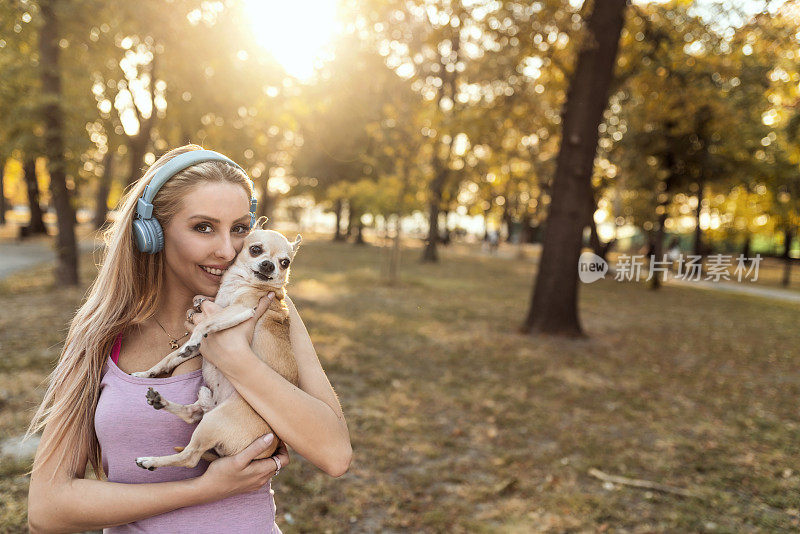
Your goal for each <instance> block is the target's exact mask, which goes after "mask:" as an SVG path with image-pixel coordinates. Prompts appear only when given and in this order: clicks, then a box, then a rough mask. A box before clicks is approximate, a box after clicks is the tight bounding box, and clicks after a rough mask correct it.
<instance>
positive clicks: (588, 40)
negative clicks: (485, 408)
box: [521, 0, 626, 337]
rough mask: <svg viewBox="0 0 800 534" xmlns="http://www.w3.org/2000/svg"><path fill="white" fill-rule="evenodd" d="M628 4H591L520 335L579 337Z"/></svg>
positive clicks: (623, 0)
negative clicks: (582, 261) (598, 169)
mask: <svg viewBox="0 0 800 534" xmlns="http://www.w3.org/2000/svg"><path fill="white" fill-rule="evenodd" d="M625 5H626V0H607V1H605V2H595V3H594V7H593V10H592V14H591V16H590V18H589V22H588V28H587V30H588V31H587V35H586V36H585V41H584V43H583V44H582V46H581V51H580V53H579V55H578V62H577V66H576V68H575V72H574V73H573V75H572V79H571V80H570V87H569V91H568V93H567V100H566V103H565V106H564V111H563V120H562V124H563V129H562V136H561V146H560V147H559V153H558V163H557V168H556V174H555V177H554V179H553V189H552V198H551V203H550V213H549V216H548V219H547V220H548V222H547V226H546V228H545V233H544V246H543V249H542V257H541V260H540V262H539V270H538V273H537V276H536V282H535V284H534V290H533V294H532V297H531V306H530V310H529V311H528V316H527V317H526V319H525V322H524V323H523V325H522V327H521V331H522V332H524V333H527V332H531V331H533V332H541V333H548V334H559V335H567V336H575V337H578V336H583V335H584V333H583V330H582V329H581V325H580V321H579V318H578V307H577V300H578V258H579V256H580V252H581V241H582V236H583V228H584V227H585V225H586V206H587V205H588V203H589V201H590V198H591V194H592V183H591V177H592V170H593V168H594V158H595V154H596V152H597V140H598V137H599V133H598V127H599V125H600V120H601V119H602V116H603V110H604V109H605V108H606V105H607V104H608V90H609V87H610V85H611V80H612V78H613V76H614V64H615V61H616V57H617V50H618V48H619V37H620V32H621V30H622V23H623V13H624V11H625Z"/></svg>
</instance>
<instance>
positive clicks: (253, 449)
mask: <svg viewBox="0 0 800 534" xmlns="http://www.w3.org/2000/svg"><path fill="white" fill-rule="evenodd" d="M268 436H272V437H271V438H270V440H269V442H267V441H265V440H264V438H263V437H262V438H258V439H256V440H255V441H254V442H253V443H251V444H250V445H248V446H247V448H246V449H244V450H243V451H242V452H240V453H239V454H236V455H234V456H225V457H222V458H220V459H218V460H214V461H213V462H211V463H210V464H209V465H208V469H206V472H205V473H203V474H202V475H201V476H200V477H199V478H198V483H199V485H200V487H201V488H202V490H203V491H204V492H207V493H209V494H213V495H217V496H219V499H224V498H226V497H230V496H232V495H238V494H240V493H247V492H249V491H256V490H258V489H260V488H262V487H263V486H264V485H265V484H266V483H267V482H269V480H270V479H271V478H272V476H273V475H274V474H275V471H277V469H278V465H277V463H276V462H275V460H273V459H272V456H276V457H277V458H278V461H279V462H280V464H281V469H283V468H284V467H286V466H287V465H289V461H290V460H289V453H288V451H287V449H286V444H285V443H283V442H281V444H280V446H279V447H278V449H277V450H276V451H275V453H274V454H273V455H272V456H270V457H269V458H263V459H261V460H254V459H253V458H255V457H256V456H258V455H259V454H261V453H263V452H264V451H265V450H267V448H268V447H269V445H270V443H272V440H273V439H274V435H273V434H268Z"/></svg>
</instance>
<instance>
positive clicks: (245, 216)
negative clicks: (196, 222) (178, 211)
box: [189, 213, 250, 224]
mask: <svg viewBox="0 0 800 534" xmlns="http://www.w3.org/2000/svg"><path fill="white" fill-rule="evenodd" d="M248 217H250V214H249V213H248V214H247V215H242V216H241V217H239V218H238V219H236V220H237V221H241V220H242V219H246V218H248ZM189 219H206V220H208V221H211V222H215V223H217V224H219V219H215V218H214V217H209V216H208V215H192V216H191V217H189Z"/></svg>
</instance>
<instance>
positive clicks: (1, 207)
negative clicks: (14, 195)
mask: <svg viewBox="0 0 800 534" xmlns="http://www.w3.org/2000/svg"><path fill="white" fill-rule="evenodd" d="M5 178H6V158H5V156H3V157H2V158H0V224H6V208H7V206H6V186H5Z"/></svg>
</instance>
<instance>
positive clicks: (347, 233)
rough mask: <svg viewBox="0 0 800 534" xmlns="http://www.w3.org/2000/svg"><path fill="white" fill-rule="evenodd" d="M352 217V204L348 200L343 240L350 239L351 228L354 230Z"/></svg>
mask: <svg viewBox="0 0 800 534" xmlns="http://www.w3.org/2000/svg"><path fill="white" fill-rule="evenodd" d="M353 218H354V214H353V204H351V203H350V201H349V200H348V201H347V228H346V229H345V232H344V238H345V240H348V239H350V236H352V235H353V230H355V224H353Z"/></svg>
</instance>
